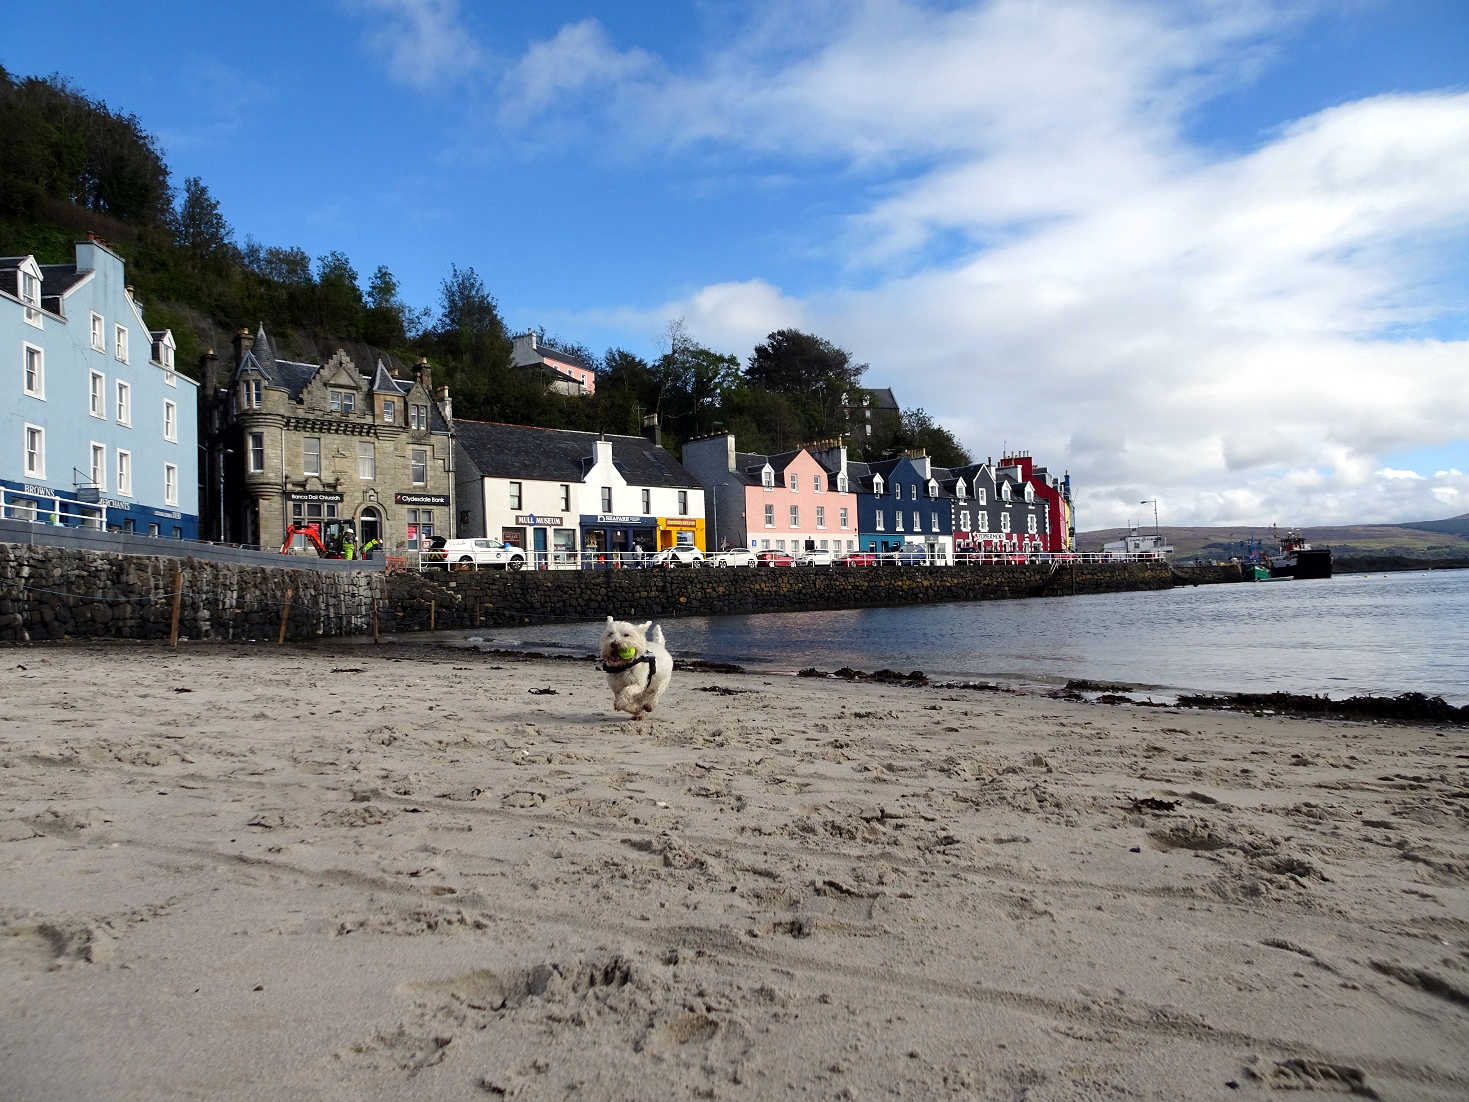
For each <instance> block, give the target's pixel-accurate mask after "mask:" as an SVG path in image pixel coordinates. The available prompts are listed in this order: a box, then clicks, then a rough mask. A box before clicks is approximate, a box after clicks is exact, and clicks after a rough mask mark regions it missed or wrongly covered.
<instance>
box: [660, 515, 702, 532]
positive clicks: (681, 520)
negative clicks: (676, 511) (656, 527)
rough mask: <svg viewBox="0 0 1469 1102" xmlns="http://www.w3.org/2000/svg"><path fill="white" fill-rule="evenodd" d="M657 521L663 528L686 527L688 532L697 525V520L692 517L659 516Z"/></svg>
mask: <svg viewBox="0 0 1469 1102" xmlns="http://www.w3.org/2000/svg"><path fill="white" fill-rule="evenodd" d="M658 523H659V524H661V525H662V526H663V527H664V528H669V529H687V530H688V531H690V532H692V531H694V530H695V529H696V528H698V527H699V522H698V521H697V520H695V519H694V518H693V517H661V518H659V521H658Z"/></svg>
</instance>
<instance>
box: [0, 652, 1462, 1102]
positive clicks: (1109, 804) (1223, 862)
mask: <svg viewBox="0 0 1469 1102" xmlns="http://www.w3.org/2000/svg"><path fill="white" fill-rule="evenodd" d="M0 656H3V658H4V660H5V667H6V669H7V672H8V675H9V677H8V687H9V689H10V692H9V693H8V694H7V702H8V704H9V707H8V709H7V715H6V716H5V717H4V718H3V719H0V731H3V735H0V770H3V772H0V776H4V777H5V779H6V785H5V789H4V794H3V796H0V981H3V982H0V1000H3V1009H4V1012H3V1014H0V1094H3V1095H4V1096H5V1097H6V1098H15V1099H17V1100H20V1102H26V1100H29V1099H42V1098H54V1097H67V1098H77V1099H91V1098H98V1099H100V1098H108V1099H145V1098H147V1099H168V1098H181V1097H199V1096H207V1097H211V1098H226V1099H237V1098H238V1099H246V1098H250V1099H253V1098H279V1097H289V1098H310V1099H346V1098H354V1099H355V1098H362V1099H378V1098H381V1099H389V1098H401V1097H407V1096H411V1097H415V1098H424V1099H429V1100H436V1099H451V1098H462V1097H466V1096H470V1097H477V1096H479V1095H485V1096H487V1097H510V1098H520V1099H538V1098H560V1097H564V1096H565V1095H566V1094H567V1093H568V1092H572V1093H580V1094H582V1095H583V1096H585V1097H629V1098H650V1097H721V1098H751V1099H754V1098H770V1097H790V1096H796V1095H801V1096H817V1097H868V1096H872V1095H880V1094H892V1093H902V1094H906V1095H910V1096H914V1095H916V1096H919V1097H934V1096H953V1097H977V1098H986V1099H988V1098H994V1099H1001V1098H1011V1097H1014V1096H1015V1095H1016V1094H1017V1093H1026V1092H1028V1095H1029V1097H1032V1098H1036V1099H1044V1098H1072V1097H1096V1096H1102V1095H1107V1094H1117V1095H1125V1096H1143V1097H1159V1098H1161V1097H1167V1098H1215V1097H1221V1096H1225V1095H1230V1094H1232V1093H1233V1092H1234V1091H1235V1090H1238V1091H1239V1092H1240V1093H1241V1094H1244V1095H1249V1094H1250V1093H1251V1092H1255V1093H1256V1094H1258V1095H1259V1096H1261V1097H1263V1096H1264V1094H1265V1093H1266V1092H1268V1091H1271V1090H1273V1089H1278V1088H1294V1089H1333V1088H1335V1089H1342V1088H1343V1086H1344V1085H1354V1086H1355V1087H1356V1088H1357V1092H1358V1093H1364V1092H1366V1091H1373V1092H1376V1093H1377V1094H1379V1095H1380V1096H1381V1097H1387V1098H1404V1097H1411V1098H1421V1099H1445V1100H1446V1099H1450V1098H1459V1097H1463V1096H1464V1095H1465V1094H1466V1093H1469V1052H1466V1050H1465V1049H1464V1046H1463V1045H1462V1038H1463V1036H1464V1032H1465V1029H1466V1028H1469V980H1466V975H1469V965H1466V963H1465V962H1466V961H1469V924H1466V922H1465V919H1464V917H1463V916H1464V915H1465V914H1466V913H1469V846H1466V844H1465V841H1464V818H1463V815H1464V806H1463V804H1464V801H1463V796H1464V794H1465V784H1464V778H1463V769H1462V761H1460V760H1459V759H1460V758H1461V757H1462V754H1463V753H1464V751H1465V746H1464V739H1463V737H1462V732H1461V731H1460V730H1459V729H1457V728H1450V727H1446V726H1441V725H1439V726H1436V725H1401V724H1396V723H1392V724H1376V725H1369V724H1365V723H1361V722H1357V721H1342V720H1336V719H1320V718H1301V719H1294V718H1293V719H1291V721H1290V722H1288V723H1286V722H1282V720H1281V718H1280V717H1273V716H1260V715H1254V714H1250V713H1245V712H1214V711H1203V710H1195V711H1190V710H1183V709H1178V708H1121V707H1114V708H1105V707H1098V706H1096V705H1094V704H1091V703H1086V702H1079V701H1074V700H1065V699H1055V698H1052V697H1046V696H1040V695H1036V694H1018V693H1003V692H999V693H996V692H963V691H961V690H958V689H954V688H946V687H939V686H935V685H927V686H909V685H905V684H893V683H888V682H885V681H873V680H863V679H857V680H852V681H846V680H837V679H833V678H830V677H825V678H814V677H805V678H802V677H793V678H787V677H774V676H770V675H765V674H761V673H746V674H733V673H728V672H716V671H711V670H705V669H689V668H684V669H679V670H677V671H676V672H675V674H674V679H673V683H672V685H671V687H670V690H669V693H668V695H667V696H666V697H665V698H664V702H663V705H662V706H660V710H659V712H658V714H657V715H655V717H654V718H653V719H652V720H650V721H644V722H642V723H635V722H633V721H631V720H626V719H623V718H621V717H615V716H614V715H613V713H612V712H611V709H610V702H611V701H610V693H609V692H608V690H607V687H606V683H605V679H604V678H603V677H602V676H600V675H598V674H596V673H594V672H593V671H592V670H591V668H590V666H588V665H584V664H582V663H580V662H577V661H574V660H547V659H527V658H522V657H515V658H511V657H509V656H504V655H486V654H479V653H477V652H474V651H471V650H467V649H450V648H425V647H424V646H423V645H422V644H409V645H391V646H384V647H381V648H373V647H365V646H362V645H344V644H342V643H341V642H340V641H336V640H332V641H325V642H322V643H316V644H311V645H307V646H286V647H280V648H276V647H271V646H254V647H246V646H238V645H230V644H213V643H211V644H209V645H207V646H204V647H199V646H189V647H185V648H180V650H178V651H177V652H173V651H170V650H168V649H167V648H165V647H161V646H150V645H146V644H133V643H121V644H98V643H92V642H88V643H80V644H68V645H62V646H46V647H41V646H32V647H27V648H10V649H8V650H6V651H4V652H0ZM143 1038H146V1040H143V1041H141V1043H140V1039H143ZM263 1069H264V1070H263Z"/></svg>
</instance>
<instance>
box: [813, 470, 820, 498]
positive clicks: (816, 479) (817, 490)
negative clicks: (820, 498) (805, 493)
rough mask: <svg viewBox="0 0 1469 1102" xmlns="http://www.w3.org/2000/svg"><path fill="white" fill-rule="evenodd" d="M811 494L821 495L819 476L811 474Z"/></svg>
mask: <svg viewBox="0 0 1469 1102" xmlns="http://www.w3.org/2000/svg"><path fill="white" fill-rule="evenodd" d="M811 492H812V493H813V494H819V493H821V476H820V475H819V474H813V475H812V476H811Z"/></svg>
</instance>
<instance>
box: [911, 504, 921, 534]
mask: <svg viewBox="0 0 1469 1102" xmlns="http://www.w3.org/2000/svg"><path fill="white" fill-rule="evenodd" d="M913 531H915V532H921V531H923V514H922V513H920V512H919V511H918V510H917V509H914V510H913Z"/></svg>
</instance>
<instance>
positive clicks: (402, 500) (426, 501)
mask: <svg viewBox="0 0 1469 1102" xmlns="http://www.w3.org/2000/svg"><path fill="white" fill-rule="evenodd" d="M393 501H394V502H395V503H396V504H398V505H448V504H449V495H448V494H394V495H393Z"/></svg>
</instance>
